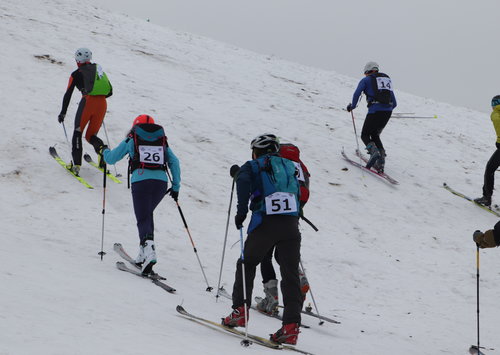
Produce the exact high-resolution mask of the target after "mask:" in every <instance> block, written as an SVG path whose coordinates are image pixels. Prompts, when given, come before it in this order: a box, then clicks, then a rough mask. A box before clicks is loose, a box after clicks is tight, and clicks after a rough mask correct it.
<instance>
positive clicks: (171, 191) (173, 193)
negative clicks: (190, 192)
mask: <svg viewBox="0 0 500 355" xmlns="http://www.w3.org/2000/svg"><path fill="white" fill-rule="evenodd" d="M167 194H168V195H170V197H172V198H173V199H174V201H175V202H177V199H178V198H179V191H175V190H174V189H172V188H170V189H168V190H167Z"/></svg>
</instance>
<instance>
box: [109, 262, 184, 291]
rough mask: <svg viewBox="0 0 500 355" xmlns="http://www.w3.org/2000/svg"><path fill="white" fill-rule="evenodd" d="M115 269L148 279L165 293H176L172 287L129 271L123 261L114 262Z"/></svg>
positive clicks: (138, 272)
mask: <svg viewBox="0 0 500 355" xmlns="http://www.w3.org/2000/svg"><path fill="white" fill-rule="evenodd" d="M116 267H117V268H118V270H121V271H126V272H129V273H131V274H134V275H136V276H139V277H142V278H143V279H149V280H151V281H152V282H153V283H154V284H155V285H156V286H159V287H161V288H162V289H164V290H165V291H167V292H169V293H174V292H175V291H176V290H175V288H173V287H172V286H169V285H167V284H166V283H164V282H162V281H160V280H158V279H157V278H154V276H149V275H143V274H142V273H141V272H140V271H138V270H136V269H131V268H129V267H127V265H125V263H124V262H123V261H117V262H116Z"/></svg>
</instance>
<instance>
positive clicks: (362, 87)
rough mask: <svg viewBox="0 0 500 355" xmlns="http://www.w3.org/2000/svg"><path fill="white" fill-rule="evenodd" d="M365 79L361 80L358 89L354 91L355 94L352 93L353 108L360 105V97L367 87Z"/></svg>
mask: <svg viewBox="0 0 500 355" xmlns="http://www.w3.org/2000/svg"><path fill="white" fill-rule="evenodd" d="M365 79H366V78H365ZM365 79H362V80H361V81H360V82H359V84H358V87H357V88H356V90H355V91H354V94H353V95H352V103H351V106H352V108H353V109H355V108H356V106H358V101H359V97H360V96H361V94H362V93H363V91H364V90H365V89H366V80H365Z"/></svg>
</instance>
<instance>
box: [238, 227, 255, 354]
mask: <svg viewBox="0 0 500 355" xmlns="http://www.w3.org/2000/svg"><path fill="white" fill-rule="evenodd" d="M240 246H241V275H242V277H243V305H244V307H245V339H243V340H242V341H241V345H243V346H249V345H250V344H252V342H251V341H250V340H248V305H247V282H246V278H245V276H246V275H245V255H244V254H245V253H244V252H243V251H244V247H243V227H241V228H240Z"/></svg>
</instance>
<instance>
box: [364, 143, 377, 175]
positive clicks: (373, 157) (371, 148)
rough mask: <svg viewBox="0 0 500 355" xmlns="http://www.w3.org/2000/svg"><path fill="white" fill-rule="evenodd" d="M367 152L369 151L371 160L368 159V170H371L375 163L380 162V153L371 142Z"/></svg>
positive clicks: (367, 146)
mask: <svg viewBox="0 0 500 355" xmlns="http://www.w3.org/2000/svg"><path fill="white" fill-rule="evenodd" d="M366 150H367V151H368V154H370V159H368V162H367V163H366V168H367V169H370V168H371V167H372V166H373V165H374V164H375V162H376V161H377V160H379V158H380V152H379V150H378V148H377V146H376V145H375V143H373V142H370V143H368V144H367V145H366Z"/></svg>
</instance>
